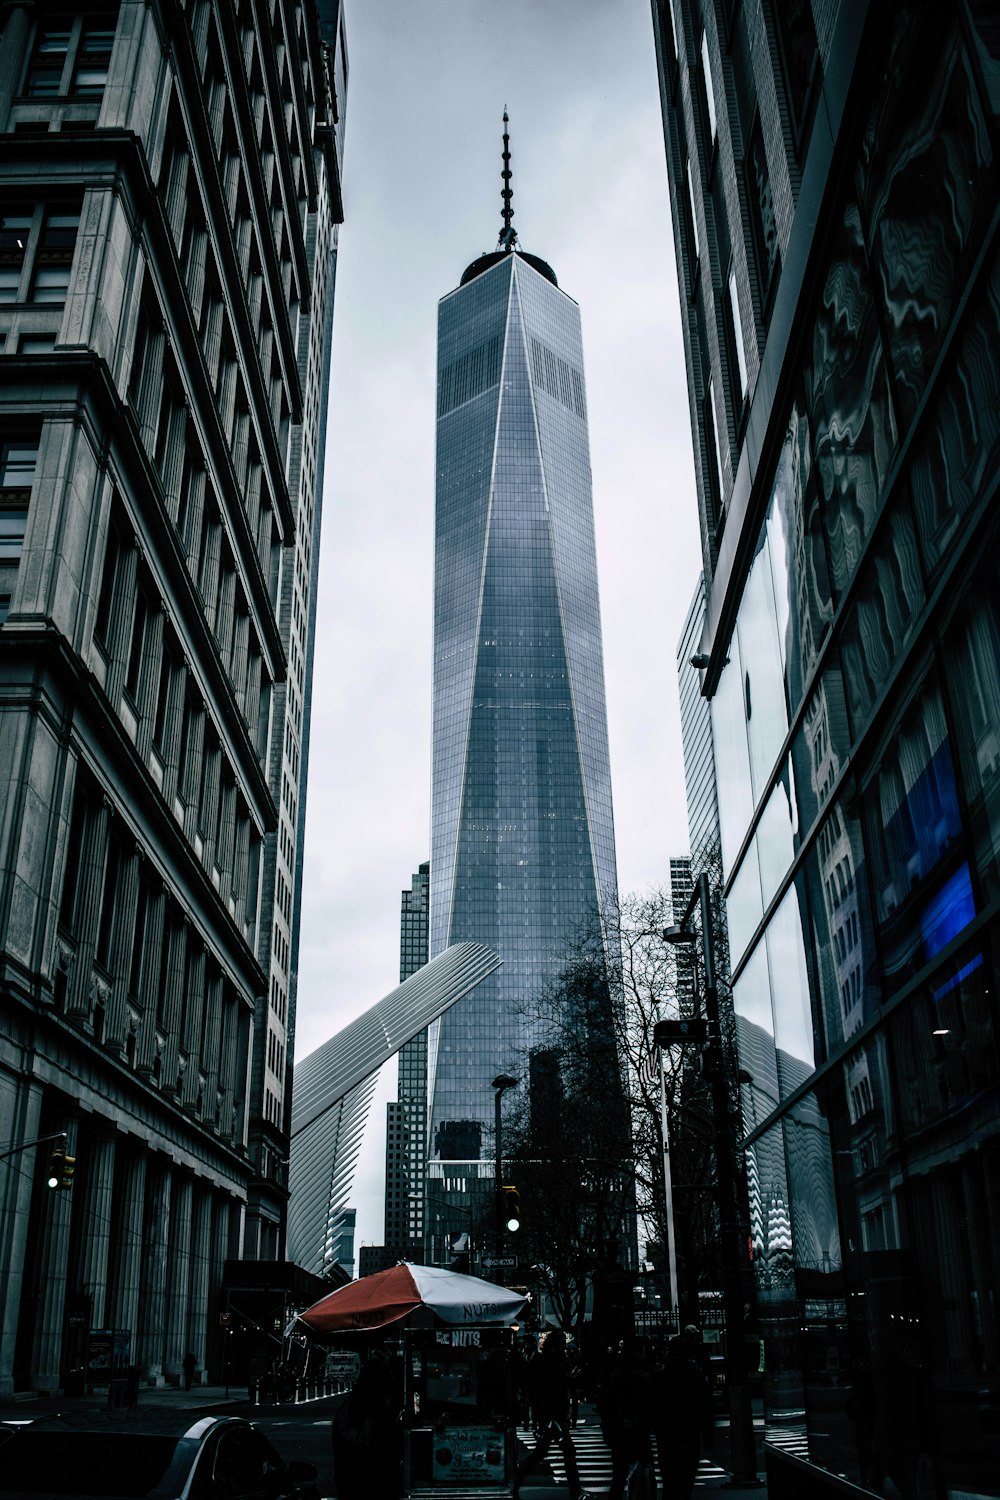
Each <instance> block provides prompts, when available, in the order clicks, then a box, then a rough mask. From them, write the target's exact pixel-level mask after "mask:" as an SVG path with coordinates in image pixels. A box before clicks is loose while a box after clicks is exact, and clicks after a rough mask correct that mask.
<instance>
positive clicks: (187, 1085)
mask: <svg viewBox="0 0 1000 1500" xmlns="http://www.w3.org/2000/svg"><path fill="white" fill-rule="evenodd" d="M187 984H188V994H187V1011H186V1014H185V1018H184V1020H185V1025H184V1035H183V1037H182V1038H181V1045H182V1046H183V1048H184V1050H185V1052H186V1053H187V1068H186V1069H185V1071H184V1087H183V1089H182V1092H181V1099H182V1103H183V1104H184V1107H185V1108H186V1109H189V1110H195V1109H196V1108H197V1105H198V1095H199V1092H200V1087H199V1082H200V1080H199V1073H200V1069H201V1056H200V1052H201V1024H202V1009H203V1007H204V1004H205V948H204V945H203V944H201V943H199V944H198V945H197V947H196V948H195V950H194V953H193V955H192V958H191V962H190V963H189V964H188V971H187Z"/></svg>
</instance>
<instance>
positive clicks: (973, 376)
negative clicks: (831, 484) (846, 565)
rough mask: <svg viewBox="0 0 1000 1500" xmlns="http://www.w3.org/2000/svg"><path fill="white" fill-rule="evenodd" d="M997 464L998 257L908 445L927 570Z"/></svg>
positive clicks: (942, 554) (934, 566) (934, 567)
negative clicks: (950, 365)
mask: <svg viewBox="0 0 1000 1500" xmlns="http://www.w3.org/2000/svg"><path fill="white" fill-rule="evenodd" d="M998 468H1000V258H997V259H996V260H995V261H994V263H993V267H992V270H991V272H990V275H989V277H988V279H987V281H986V284H985V289H984V292H983V294H982V297H981V299H980V302H979V306H978V307H977V309H976V311H975V314H974V315H973V316H972V317H970V318H969V319H968V321H967V322H966V325H965V327H964V329H963V331H962V335H961V343H960V346H959V350H958V354H957V356H956V359H955V364H954V366H953V368H952V370H951V371H950V372H949V378H948V379H947V380H945V381H943V382H941V384H940V389H939V392H938V394H937V395H936V397H935V400H934V402H933V403H932V405H931V408H930V415H929V417H928V420H927V421H926V422H923V423H921V430H920V434H919V436H918V438H917V441H916V443H915V445H914V450H913V459H912V463H911V466H910V487H911V489H912V491H913V503H914V509H915V513H916V518H917V529H918V535H919V538H920V546H921V551H922V552H923V556H924V562H925V566H926V567H927V570H928V573H929V575H930V576H931V577H933V576H934V574H935V573H936V572H937V571H938V570H939V568H940V567H941V565H942V564H943V563H944V561H945V559H946V558H947V557H948V546H949V543H950V542H951V539H952V537H953V536H954V534H955V532H956V530H957V529H958V525H959V522H960V521H961V519H962V516H963V515H964V514H965V513H966V511H968V510H970V509H971V508H972V506H973V505H975V504H976V502H977V501H978V500H979V499H980V497H981V496H982V495H983V493H984V492H985V490H986V488H987V486H988V485H990V484H991V483H993V481H994V480H995V479H996V474H997V469H998Z"/></svg>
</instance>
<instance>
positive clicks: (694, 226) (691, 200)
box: [687, 157, 701, 261]
mask: <svg viewBox="0 0 1000 1500" xmlns="http://www.w3.org/2000/svg"><path fill="white" fill-rule="evenodd" d="M687 184H688V208H689V209H690V211H691V245H692V248H693V250H694V259H695V260H696V261H699V260H700V259H701V245H700V243H699V240H698V215H697V212H696V210H695V196H694V179H693V178H692V176H691V158H690V157H688V161H687Z"/></svg>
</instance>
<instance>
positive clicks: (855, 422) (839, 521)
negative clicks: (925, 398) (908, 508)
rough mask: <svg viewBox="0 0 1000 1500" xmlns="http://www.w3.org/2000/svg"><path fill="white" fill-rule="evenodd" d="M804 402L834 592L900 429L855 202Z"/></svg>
mask: <svg viewBox="0 0 1000 1500" xmlns="http://www.w3.org/2000/svg"><path fill="white" fill-rule="evenodd" d="M805 404H806V408H807V410H808V413H809V418H810V424H811V427H812V434H813V442H814V444H815V456H816V469H817V472H818V475H819V481H820V487H821V490H822V494H823V521H824V527H825V531H826V541H827V547H828V556H829V563H830V572H831V575H832V581H833V586H834V590H835V593H836V595H837V596H838V597H839V596H840V595H841V594H843V592H844V590H845V588H846V587H847V585H848V583H849V582H850V580H851V578H852V577H853V576H854V572H855V570H856V568H857V566H858V562H859V560H860V558H861V553H862V551H863V549H864V545H865V542H866V540H867V538H868V536H869V534H870V533H871V529H872V526H873V525H874V523H875V519H876V517H877V515H878V513H879V509H880V507H881V504H882V490H883V487H884V485H885V480H886V475H887V474H888V471H889V466H890V464H891V462H892V459H893V456H894V454H895V451H896V442H897V433H896V422H895V417H894V414H893V407H892V401H891V398H890V395H889V387H888V382H887V379H886V371H885V361H884V358H883V354H882V340H881V337H880V334H879V329H878V320H877V318H876V314H875V304H874V299H873V296H872V289H871V284H870V280H869V275H868V267H867V262H866V257H865V250H864V241H863V235H862V231H861V221H860V218H859V215H858V209H857V204H856V203H854V202H853V201H849V202H848V203H847V205H846V206H845V209H844V212H843V215H842V218H841V222H840V228H839V233H838V235H837V237H836V239H835V242H834V244H833V248H832V251H831V255H830V262H829V266H828V269H827V275H826V281H825V283H824V286H823V291H822V293H821V295H820V298H819V304H818V307H817V311H816V321H815V324H814V326H813V334H812V344H811V349H810V358H809V365H808V367H807V369H806V372H805Z"/></svg>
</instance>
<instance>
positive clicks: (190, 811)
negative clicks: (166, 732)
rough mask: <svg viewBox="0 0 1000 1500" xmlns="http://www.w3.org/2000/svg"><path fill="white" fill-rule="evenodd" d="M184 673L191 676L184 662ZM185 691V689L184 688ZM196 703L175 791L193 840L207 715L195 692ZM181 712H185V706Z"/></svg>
mask: <svg viewBox="0 0 1000 1500" xmlns="http://www.w3.org/2000/svg"><path fill="white" fill-rule="evenodd" d="M185 669H186V673H185V675H186V676H187V677H190V676H191V665H190V663H189V662H185ZM185 691H186V690H185ZM197 700H198V701H197V704H196V703H195V701H194V699H193V698H192V700H191V723H190V726H189V728H188V743H187V755H186V757H185V765H183V766H178V768H177V791H178V793H179V794H180V796H182V797H183V798H184V799H185V801H186V802H187V815H186V817H185V820H184V832H185V834H186V835H187V837H188V838H189V839H191V840H192V842H193V841H194V837H195V834H196V833H197V830H198V823H199V816H200V810H199V807H198V791H199V788H200V787H201V778H202V767H203V764H204V759H205V721H206V719H207V717H208V714H207V711H206V708H205V704H204V701H203V700H202V697H201V694H200V693H197ZM183 712H185V713H186V712H187V708H186V707H185V708H184V710H183Z"/></svg>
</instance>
